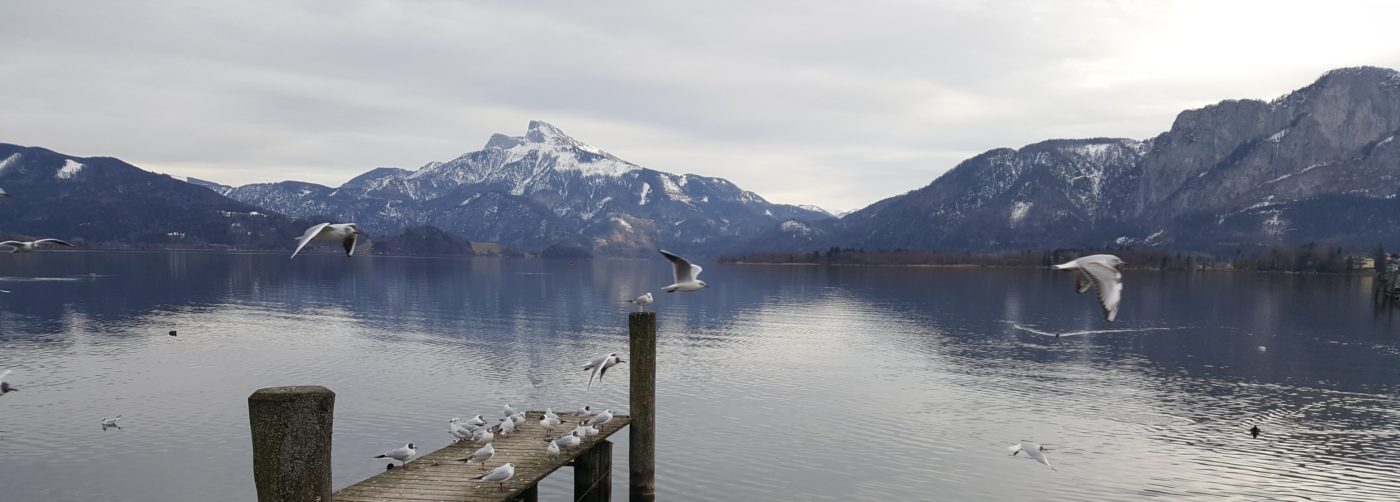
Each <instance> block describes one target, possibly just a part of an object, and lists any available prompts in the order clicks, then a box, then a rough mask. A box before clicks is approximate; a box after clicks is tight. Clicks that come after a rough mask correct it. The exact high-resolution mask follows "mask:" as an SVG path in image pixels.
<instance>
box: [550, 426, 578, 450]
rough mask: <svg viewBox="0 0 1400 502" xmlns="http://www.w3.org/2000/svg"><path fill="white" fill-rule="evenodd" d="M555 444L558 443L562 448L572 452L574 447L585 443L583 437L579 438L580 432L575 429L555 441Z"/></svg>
mask: <svg viewBox="0 0 1400 502" xmlns="http://www.w3.org/2000/svg"><path fill="white" fill-rule="evenodd" d="M554 442H556V443H558V444H559V447H560V448H563V449H565V450H570V449H573V447H575V446H578V445H579V443H582V442H583V436H579V435H578V430H577V429H575V430H572V431H569V433H568V434H565V435H563V436H560V437H559V439H556V440H554Z"/></svg>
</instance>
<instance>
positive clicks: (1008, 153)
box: [812, 68, 1400, 250]
mask: <svg viewBox="0 0 1400 502" xmlns="http://www.w3.org/2000/svg"><path fill="white" fill-rule="evenodd" d="M1397 134H1400V73H1397V72H1396V71H1394V70H1389V69H1383V68H1349V69H1342V70H1335V71H1332V72H1329V73H1327V74H1326V75H1324V76H1323V77H1322V78H1320V79H1319V80H1318V81H1317V82H1315V83H1313V84H1312V85H1309V86H1307V87H1304V88H1302V89H1299V90H1297V91H1294V92H1292V93H1290V94H1288V95H1286V96H1283V97H1280V98H1278V99H1276V100H1274V101H1271V102H1264V101H1255V100H1238V101H1236V100H1231V101H1224V102H1221V103H1219V104H1215V105H1211V106H1207V107H1205V108H1201V109H1198V110H1188V111H1185V112H1182V113H1181V114H1180V115H1179V116H1178V117H1177V119H1176V121H1175V123H1174V124H1173V125H1172V128H1171V130H1170V131H1167V132H1165V133H1163V134H1161V135H1159V136H1157V137H1155V138H1151V139H1149V140H1146V141H1134V140H1128V139H1089V140H1052V141H1046V142H1042V143H1037V144H1034V145H1030V146H1026V147H1024V148H1021V149H1020V150H1011V149H997V150H992V151H989V152H986V153H983V154H981V155H978V156H977V157H974V158H972V159H969V160H967V161H964V162H962V163H961V164H959V165H958V166H957V167H955V168H954V169H952V170H951V171H949V172H948V173H947V174H945V175H943V176H942V177H940V178H938V179H936V180H934V182H933V183H931V184H930V185H928V186H926V187H924V188H921V189H918V190H915V191H912V192H909V193H908V194H905V195H901V196H898V197H893V198H890V199H887V200H883V201H880V202H877V203H875V204H873V205H871V206H870V207H867V208H865V209H862V210H860V211H857V212H855V213H853V214H851V215H849V216H846V217H845V218H843V219H842V220H840V224H839V225H838V226H837V228H836V229H835V230H834V232H833V237H832V238H831V239H828V240H826V241H824V242H815V243H813V244H812V246H813V247H821V246H823V245H842V246H851V247H867V248H898V247H904V248H927V249H974V250H990V249H1014V248H1049V247H1058V246H1103V245H1110V244H1113V243H1119V244H1155V245H1166V246H1172V247H1177V248H1184V249H1201V250H1219V249H1221V248H1232V247H1253V246H1259V245H1271V244H1299V243H1304V242H1308V241H1331V242H1340V243H1346V244H1352V245H1362V246H1370V245H1375V244H1376V243H1377V242H1386V243H1389V244H1391V245H1400V227H1397V226H1395V223H1396V220H1397V218H1396V217H1393V216H1391V215H1393V214H1395V211H1396V210H1397V209H1400V207H1398V205H1397V203H1396V202H1395V196H1396V194H1397V192H1400V144H1397V143H1396V142H1395V137H1396V135H1397Z"/></svg>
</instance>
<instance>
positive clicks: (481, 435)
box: [472, 427, 496, 444]
mask: <svg viewBox="0 0 1400 502" xmlns="http://www.w3.org/2000/svg"><path fill="white" fill-rule="evenodd" d="M495 440H496V435H495V434H493V433H492V432H491V428H490V427H482V428H480V429H477V430H476V433H474V434H472V442H473V443H476V444H481V443H490V442H492V441H495Z"/></svg>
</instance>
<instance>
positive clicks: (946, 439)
mask: <svg viewBox="0 0 1400 502" xmlns="http://www.w3.org/2000/svg"><path fill="white" fill-rule="evenodd" d="M701 263H702V265H704V266H705V268H706V270H705V273H704V276H703V277H702V278H703V279H705V280H706V281H707V282H708V283H709V284H710V285H711V286H712V287H711V288H709V289H706V290H704V291H701V292H698V293H684V294H665V293H661V292H660V286H664V285H666V284H669V282H670V281H669V279H670V276H669V275H670V269H669V265H668V264H667V262H665V261H664V260H663V259H662V258H661V257H659V256H658V257H657V258H656V259H654V260H592V261H587V260H583V261H577V262H570V261H563V260H527V259H501V258H474V259H422V258H388V257H356V258H354V259H346V258H344V257H338V256H334V255H329V254H313V255H307V256H298V257H297V259H296V260H288V259H287V257H286V256H285V255H265V254H213V253H115V252H108V253H100V252H36V253H30V254H22V255H4V256H0V289H6V290H11V291H14V293H13V294H9V295H0V369H4V368H9V369H13V370H15V372H14V374H12V375H11V376H10V377H9V379H8V381H10V382H11V384H13V385H15V386H17V387H19V388H20V390H19V391H18V392H14V393H11V394H7V395H5V396H3V397H0V486H3V487H4V490H5V496H4V499H5V500H11V501H30V500H35V501H37V500H85V501H86V500H133V501H135V500H140V501H186V500H205V501H221V500H229V501H245V500H253V499H254V487H253V480H252V470H251V464H252V461H251V453H250V452H251V443H250V439H249V432H248V417H247V397H248V395H249V394H250V393H252V392H253V391H254V390H256V389H258V388H260V387H269V386H281V385H301V384H312V385H324V386H326V387H329V388H331V389H332V390H334V391H335V392H336V393H337V398H336V416H335V436H334V438H335V444H334V450H333V452H334V463H333V469H334V477H335V486H336V488H341V487H344V486H347V485H349V484H351V483H354V482H356V481H359V480H361V479H364V478H366V477H368V476H371V475H373V474H375V473H377V472H380V471H381V470H382V469H383V468H384V464H385V462H384V461H382V460H374V459H372V458H371V457H373V456H374V455H376V454H378V453H380V452H382V451H384V450H387V449H390V448H394V447H397V446H400V445H402V444H403V443H405V442H409V441H412V442H415V443H417V445H418V446H419V452H420V453H426V452H428V451H431V450H433V449H436V448H439V447H441V446H443V445H445V444H447V443H448V441H449V439H450V436H449V435H448V433H447V421H448V419H450V418H452V417H462V418H464V419H465V418H467V417H470V416H473V415H475V414H477V413H482V414H485V415H487V416H499V415H498V414H499V410H500V408H501V405H503V404H505V403H510V404H513V405H515V406H516V407H518V408H521V409H526V408H530V409H543V408H544V407H546V406H552V407H553V408H554V409H555V410H561V409H562V410H574V409H577V408H579V407H581V406H582V405H583V404H585V403H588V404H592V405H594V406H595V407H599V408H612V409H614V410H619V411H625V410H626V407H627V378H626V374H625V371H626V369H625V368H626V366H622V367H620V368H619V369H615V370H614V371H615V372H616V373H615V376H609V377H607V378H606V379H605V381H604V382H603V383H602V384H601V385H595V386H594V388H593V389H592V391H590V392H585V384H586V382H587V379H588V375H587V373H586V372H584V371H582V370H581V369H580V368H581V367H582V365H583V364H584V363H585V362H586V361H587V360H588V359H589V358H591V357H592V356H594V355H596V354H601V353H606V352H626V350H627V333H626V328H627V326H626V322H627V320H626V314H627V312H628V311H629V307H630V305H628V304H626V303H623V300H624V299H626V298H631V297H633V296H635V295H637V294H639V293H641V292H645V291H648V290H650V291H654V292H655V293H656V296H657V302H656V304H655V305H654V310H656V311H657V312H658V313H659V314H658V349H657V352H658V359H657V367H658V377H657V388H658V394H657V402H658V410H657V424H658V431H657V442H658V444H657V475H656V476H657V493H658V495H659V497H658V498H659V499H661V500H695V501H700V500H1015V499H1022V500H1023V499H1027V498H1030V499H1036V500H1065V501H1078V500H1127V499H1142V498H1153V497H1156V498H1161V499H1165V500H1207V499H1210V500H1214V499H1220V498H1228V499H1242V500H1264V499H1272V500H1304V499H1312V500H1319V499H1322V500H1394V498H1395V495H1394V494H1395V493H1396V491H1397V490H1400V478H1397V477H1396V476H1395V474H1396V473H1397V472H1400V456H1396V455H1395V454H1394V453H1393V452H1395V451H1397V447H1400V428H1398V427H1397V426H1400V337H1397V332H1400V314H1395V313H1392V312H1390V311H1387V310H1377V309H1376V308H1374V307H1373V305H1372V303H1371V294H1370V291H1371V290H1370V288H1371V280H1370V278H1369V277H1359V276H1357V277H1343V276H1301V275H1274V274H1245V273H1221V272H1214V273H1157V272H1147V271H1136V270H1129V271H1127V272H1126V273H1125V283H1126V290H1125V293H1124V299H1123V305H1122V309H1121V311H1120V313H1119V317H1118V319H1119V320H1118V322H1115V323H1112V324H1110V323H1107V322H1105V321H1103V319H1102V318H1101V315H1100V309H1099V307H1098V306H1097V303H1096V299H1095V298H1094V297H1093V295H1092V294H1086V295H1075V294H1074V292H1073V289H1074V277H1073V276H1072V275H1070V274H1068V273H1062V272H1054V271H1050V270H1029V269H927V268H855V267H835V268H820V267H804V266H724V265H717V264H713V263H706V262H704V261H701ZM170 330H178V332H179V336H178V337H170V336H167V335H166V333H167V332H168V331H170ZM1055 333H1060V334H1061V335H1062V336H1059V337H1055V336H1053V335H1054V334H1055ZM117 414H121V415H122V417H123V418H122V420H121V425H122V427H123V429H121V430H106V431H104V430H103V429H102V428H101V426H100V425H99V421H100V419H101V418H103V417H107V416H113V415H117ZM1251 425H1258V426H1259V427H1260V429H1262V430H1263V434H1262V435H1261V436H1260V437H1259V438H1258V439H1254V438H1251V437H1250V435H1249V433H1248V429H1249V428H1250V426H1251ZM625 436H626V434H625V433H623V434H620V435H619V436H617V437H616V438H615V440H616V441H617V442H618V445H619V446H620V447H618V448H615V449H614V452H615V454H616V455H617V457H616V458H615V464H614V495H615V498H616V499H617V500H623V499H625V497H626V492H627V490H626V486H627V484H626V476H627V469H626V454H627V448H626V437H625ZM1022 439H1026V440H1033V441H1037V442H1040V443H1043V444H1045V445H1046V447H1047V448H1049V449H1050V450H1051V451H1050V452H1049V453H1048V455H1049V458H1050V461H1051V462H1052V463H1053V464H1054V465H1055V467H1056V468H1057V469H1058V472H1056V471H1052V470H1050V469H1049V468H1046V467H1045V466H1042V465H1039V464H1037V463H1036V462H1035V461H1033V460H1029V459H1026V458H1025V457H1024V456H1016V457H1011V456H1009V455H1008V452H1007V450H1006V446H1008V445H1010V444H1012V443H1014V442H1016V441H1018V440H1022ZM571 490H572V479H571V478H570V473H569V469H563V470H561V471H560V472H559V473H557V474H555V475H554V476H552V477H550V478H548V479H547V481H546V482H545V483H543V484H542V485H541V497H542V499H544V500H568V499H569V498H570V497H569V495H570V494H571V493H572V492H571Z"/></svg>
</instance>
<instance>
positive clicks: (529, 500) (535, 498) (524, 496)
mask: <svg viewBox="0 0 1400 502" xmlns="http://www.w3.org/2000/svg"><path fill="white" fill-rule="evenodd" d="M515 500H516V501H517V502H540V485H539V484H533V485H530V487H529V488H526V489H525V491H522V492H520V496H518V497H515Z"/></svg>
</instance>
